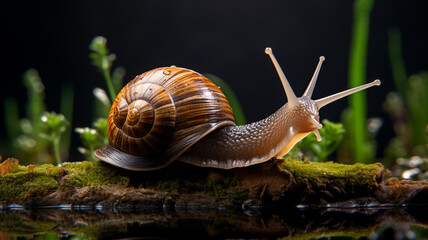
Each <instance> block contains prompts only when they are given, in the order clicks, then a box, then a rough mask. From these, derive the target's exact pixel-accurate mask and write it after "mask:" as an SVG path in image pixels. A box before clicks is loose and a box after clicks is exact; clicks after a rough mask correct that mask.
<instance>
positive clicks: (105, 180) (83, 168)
mask: <svg viewBox="0 0 428 240" xmlns="http://www.w3.org/2000/svg"><path fill="white" fill-rule="evenodd" d="M61 167H62V168H64V169H67V174H66V176H64V177H63V178H62V182H61V188H64V189H66V188H69V187H83V186H90V187H95V186H102V185H114V184H118V185H122V186H128V185H129V182H130V179H129V177H127V176H124V175H122V174H121V173H120V172H119V171H118V170H117V169H115V168H113V167H111V166H108V165H106V164H103V163H100V162H79V163H66V164H63V165H61Z"/></svg>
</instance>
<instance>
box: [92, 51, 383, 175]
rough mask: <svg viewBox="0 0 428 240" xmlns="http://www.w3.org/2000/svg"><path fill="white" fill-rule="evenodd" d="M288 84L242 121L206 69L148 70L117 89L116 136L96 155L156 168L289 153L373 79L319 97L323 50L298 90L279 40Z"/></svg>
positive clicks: (249, 161)
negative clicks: (276, 104) (331, 108)
mask: <svg viewBox="0 0 428 240" xmlns="http://www.w3.org/2000/svg"><path fill="white" fill-rule="evenodd" d="M265 52H266V54H268V55H269V57H270V58H271V60H272V62H273V64H274V66H275V68H276V71H277V72H278V75H279V78H280V80H281V82H282V85H283V87H284V90H285V93H286V97H287V103H285V104H284V105H283V106H282V107H281V108H280V109H278V110H277V111H276V112H275V113H273V114H272V115H270V116H268V117H267V118H265V119H262V120H260V121H258V122H254V123H250V124H247V125H241V126H237V125H236V124H235V122H234V117H233V114H232V109H231V107H230V105H229V103H228V101H227V99H226V97H225V96H224V94H223V93H222V92H221V91H220V89H219V88H218V87H217V86H216V85H214V84H213V83H212V82H211V81H210V80H209V79H207V78H206V77H204V76H203V75H201V74H199V73H197V72H195V71H192V70H189V69H185V68H179V67H176V66H171V67H163V68H157V69H153V70H151V71H148V72H145V73H143V74H141V75H139V76H137V77H135V79H133V80H132V81H130V82H129V83H128V84H127V85H126V86H125V87H124V88H123V89H122V90H121V91H120V93H119V94H118V96H117V97H116V99H115V101H114V103H113V105H112V107H111V110H110V114H109V118H108V136H109V140H110V143H109V144H108V145H106V146H104V147H102V148H100V149H97V150H96V151H95V156H96V157H97V158H98V159H100V160H102V161H104V162H107V163H109V164H112V165H114V166H117V167H120V168H124V169H129V170H136V171H147V170H155V169H159V168H162V167H166V166H168V165H169V164H170V163H171V162H172V161H174V160H180V161H184V162H187V163H190V164H193V165H197V166H203V167H215V168H224V169H229V168H234V167H246V166H250V165H253V164H257V163H262V162H265V161H268V160H269V159H271V158H273V157H282V156H283V155H285V154H286V153H288V152H289V151H290V150H291V149H292V148H293V146H294V145H295V144H296V143H297V142H298V141H300V140H301V139H303V138H304V137H306V136H307V135H308V134H310V133H311V132H313V133H314V134H315V135H316V136H317V140H318V141H321V140H322V139H321V136H320V134H319V131H318V130H319V129H321V128H322V124H321V123H320V120H319V114H318V111H319V110H320V109H321V108H322V107H323V106H325V105H327V104H329V103H331V102H334V101H336V100H338V99H341V98H343V97H346V96H348V95H350V94H353V93H355V92H358V91H361V90H364V89H366V88H369V87H372V86H379V85H380V81H379V80H375V81H373V82H371V83H367V84H364V85H361V86H359V87H355V88H352V89H349V90H345V91H343V92H340V93H336V94H333V95H331V96H328V97H324V98H321V99H318V100H312V99H311V97H312V93H313V91H314V88H315V84H316V81H317V78H318V75H319V72H320V69H321V65H322V63H323V61H324V60H325V58H324V57H320V59H319V62H318V65H317V67H316V70H315V72H314V74H313V77H312V79H311V81H310V83H309V85H308V87H307V89H306V91H305V92H304V94H303V95H302V96H301V97H296V95H295V94H294V91H293V89H292V88H291V86H290V84H289V82H288V80H287V78H286V77H285V74H284V73H283V71H282V69H281V67H280V65H279V63H278V62H277V60H276V58H275V56H274V55H273V52H272V49H271V48H266V50H265Z"/></svg>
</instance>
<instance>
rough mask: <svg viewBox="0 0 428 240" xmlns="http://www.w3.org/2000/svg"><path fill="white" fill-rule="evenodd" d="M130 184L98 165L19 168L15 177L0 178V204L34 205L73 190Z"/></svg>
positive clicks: (109, 169) (83, 164)
mask: <svg viewBox="0 0 428 240" xmlns="http://www.w3.org/2000/svg"><path fill="white" fill-rule="evenodd" d="M114 184H115V185H122V186H127V185H128V184H129V178H128V177H126V176H123V175H121V174H119V173H118V172H117V171H116V170H115V169H114V168H112V167H110V166H107V165H105V164H102V163H99V162H82V163H66V164H63V165H61V166H60V167H56V166H54V165H51V164H45V165H41V166H39V167H34V168H32V169H31V170H30V169H29V168H28V167H24V166H19V167H18V169H17V171H15V172H14V173H7V174H5V175H1V176H0V202H3V203H9V202H25V201H26V200H29V201H31V202H37V200H39V199H41V198H43V197H45V196H46V195H48V194H50V193H52V192H54V191H57V190H66V189H68V190H69V189H73V188H74V187H83V186H89V187H95V186H102V185H114Z"/></svg>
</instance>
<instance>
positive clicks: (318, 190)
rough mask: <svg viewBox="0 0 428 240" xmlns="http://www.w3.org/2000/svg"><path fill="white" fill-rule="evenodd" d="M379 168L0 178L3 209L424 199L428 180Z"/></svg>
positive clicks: (47, 168) (294, 164) (32, 171)
mask: <svg viewBox="0 0 428 240" xmlns="http://www.w3.org/2000/svg"><path fill="white" fill-rule="evenodd" d="M386 173H387V170H386V169H384V167H383V166H382V165H381V164H379V163H378V164H369V165H363V164H354V165H344V164H338V163H331V162H327V163H313V162H309V161H298V160H293V159H290V158H289V159H286V160H274V161H269V162H266V163H264V164H258V165H254V166H251V167H246V168H236V169H231V170H222V169H214V168H201V167H195V166H191V165H188V164H185V163H181V162H175V163H173V164H172V165H170V166H169V167H167V168H163V169H160V170H157V171H150V172H131V171H127V170H122V169H118V168H115V167H112V166H110V165H107V164H104V163H101V162H80V163H64V164H62V165H61V166H59V167H56V166H53V165H42V166H39V167H27V166H18V167H17V169H15V170H14V172H12V173H6V174H4V175H2V176H0V207H3V208H8V206H13V205H21V206H25V207H35V206H64V205H65V206H68V205H71V206H93V207H97V208H99V207H101V208H103V209H111V208H148V209H168V208H173V209H223V208H229V207H243V208H244V209H252V208H260V207H263V206H264V207H269V206H282V207H285V206H299V205H300V206H301V205H306V206H317V207H325V206H335V207H355V206H379V205H385V204H386V205H412V204H426V203H427V202H428V183H427V182H412V181H398V180H393V179H387V180H385V175H386Z"/></svg>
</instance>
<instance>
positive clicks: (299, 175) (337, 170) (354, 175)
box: [281, 158, 384, 190]
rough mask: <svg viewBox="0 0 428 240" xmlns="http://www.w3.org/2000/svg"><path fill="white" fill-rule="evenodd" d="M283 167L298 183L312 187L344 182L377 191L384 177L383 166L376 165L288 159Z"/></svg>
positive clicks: (355, 186)
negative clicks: (305, 183) (337, 181)
mask: <svg viewBox="0 0 428 240" xmlns="http://www.w3.org/2000/svg"><path fill="white" fill-rule="evenodd" d="M281 167H283V168H284V169H286V170H288V171H290V172H291V173H292V174H293V176H294V179H295V181H296V182H297V183H304V182H308V183H309V184H311V186H313V187H316V186H322V185H326V184H328V183H329V182H331V181H336V180H339V181H343V182H344V183H346V184H347V185H349V186H350V187H351V188H361V187H364V188H369V189H370V190H372V189H375V188H376V187H377V186H378V182H379V181H380V178H381V177H382V173H383V169H384V168H383V165H382V164H380V163H376V164H360V163H357V164H353V165H346V164H339V163H333V162H323V163H317V162H309V161H307V160H305V161H299V160H294V159H291V158H287V159H286V160H285V161H284V162H283V163H282V164H281Z"/></svg>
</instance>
